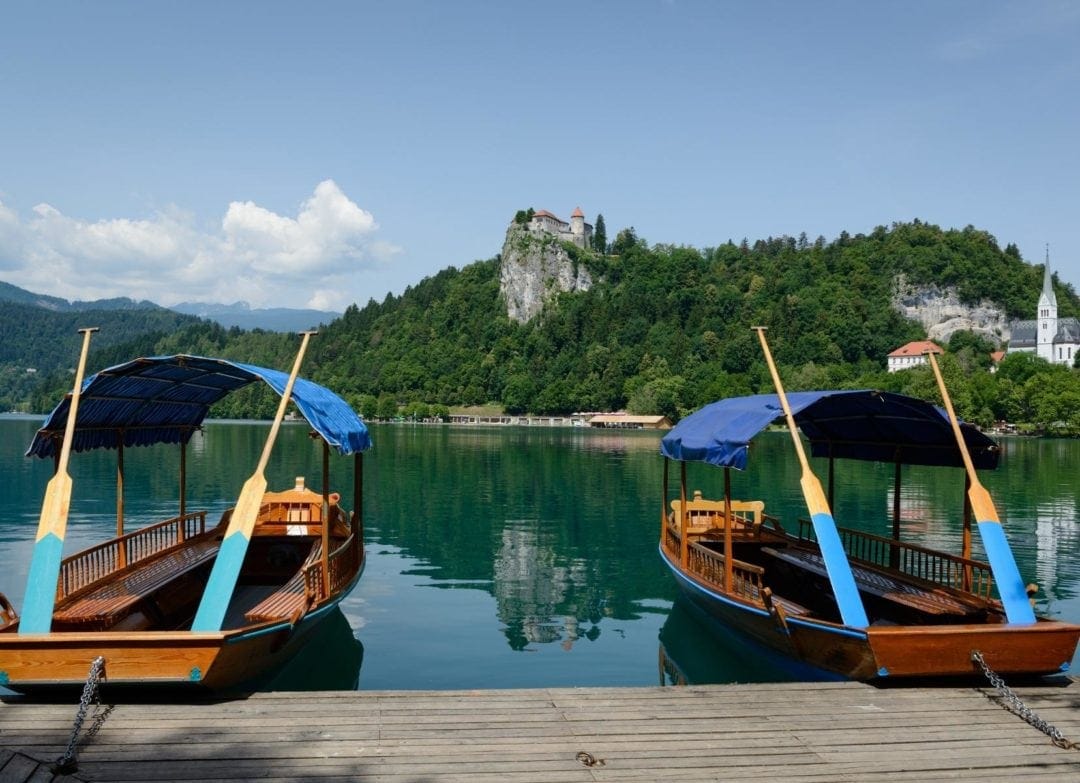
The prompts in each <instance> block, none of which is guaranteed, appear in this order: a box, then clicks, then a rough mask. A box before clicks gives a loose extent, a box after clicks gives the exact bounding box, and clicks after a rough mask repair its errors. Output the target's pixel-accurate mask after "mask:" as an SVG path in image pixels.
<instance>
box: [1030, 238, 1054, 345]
mask: <svg viewBox="0 0 1080 783" xmlns="http://www.w3.org/2000/svg"><path fill="white" fill-rule="evenodd" d="M1036 320H1037V321H1038V332H1037V333H1036V334H1037V337H1036V340H1037V342H1036V348H1035V355H1036V356H1038V357H1040V358H1042V359H1046V360H1047V361H1048V362H1052V361H1054V338H1055V337H1057V332H1058V307H1057V297H1056V296H1055V295H1054V285H1053V281H1052V280H1051V278H1050V246H1049V245H1047V247H1046V265H1045V266H1044V267H1043V290H1042V294H1041V295H1040V296H1039V317H1038V319H1036Z"/></svg>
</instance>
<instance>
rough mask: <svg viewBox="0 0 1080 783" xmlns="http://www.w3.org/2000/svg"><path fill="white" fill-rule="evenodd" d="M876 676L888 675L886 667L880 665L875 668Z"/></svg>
mask: <svg viewBox="0 0 1080 783" xmlns="http://www.w3.org/2000/svg"><path fill="white" fill-rule="evenodd" d="M877 676H878V677H888V676H889V669H888V668H887V667H885V666H882V667H881V668H880V669H878V670H877Z"/></svg>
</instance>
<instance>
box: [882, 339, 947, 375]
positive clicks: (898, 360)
mask: <svg viewBox="0 0 1080 783" xmlns="http://www.w3.org/2000/svg"><path fill="white" fill-rule="evenodd" d="M928 351H929V352H931V353H935V354H941V353H945V352H944V351H943V350H941V347H940V346H938V345H937V344H936V343H932V342H930V341H929V340H915V341H913V342H910V343H907V344H906V345H901V346H900V347H899V348H897V349H896V350H895V351H893V352H892V353H890V354H889V358H888V369H889V372H899V371H900V370H909V369H911V368H912V367H918V366H919V365H922V364H926V353H927V352H928Z"/></svg>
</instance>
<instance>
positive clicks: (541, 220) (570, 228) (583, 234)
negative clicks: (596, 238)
mask: <svg viewBox="0 0 1080 783" xmlns="http://www.w3.org/2000/svg"><path fill="white" fill-rule="evenodd" d="M528 229H529V230H530V231H534V232H536V231H543V232H544V233H547V234H552V235H554V236H555V237H556V238H557V239H561V240H563V241H565V242H572V243H574V244H575V245H577V246H578V247H580V248H588V247H589V245H590V244H591V243H592V232H593V227H592V226H590V225H589V224H588V223H586V222H585V213H584V212H582V211H581V207H578V208H577V209H575V210H574V212H573V214H572V215H570V222H569V223H567V222H566V221H564V220H560V219H559V218H558V217H556V216H555V215H553V214H551V213H550V212H548V211H547V210H546V209H540V210H537V211H536V212H534V213H533V216H532V218H531V219H530V220H529V224H528Z"/></svg>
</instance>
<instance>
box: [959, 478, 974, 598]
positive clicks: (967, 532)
mask: <svg viewBox="0 0 1080 783" xmlns="http://www.w3.org/2000/svg"><path fill="white" fill-rule="evenodd" d="M969 489H971V478H970V477H969V476H968V475H967V474H966V473H965V474H964V538H963V550H962V551H961V553H960V555H961V557H963V558H964V559H965V560H970V559H971V499H970V498H969V497H968V490H969ZM971 579H972V574H971V566H969V565H966V566H964V581H963V585H962V586H963V588H964V589H965V590H970V589H971Z"/></svg>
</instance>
